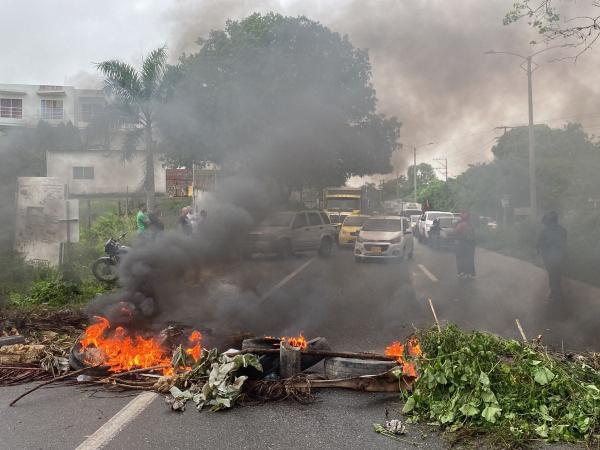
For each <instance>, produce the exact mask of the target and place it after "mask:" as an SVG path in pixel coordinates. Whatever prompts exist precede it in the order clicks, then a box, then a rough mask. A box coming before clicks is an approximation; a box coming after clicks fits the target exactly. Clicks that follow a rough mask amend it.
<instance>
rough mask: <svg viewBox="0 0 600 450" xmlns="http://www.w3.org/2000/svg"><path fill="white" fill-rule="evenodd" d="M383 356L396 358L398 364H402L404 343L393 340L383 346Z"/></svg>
mask: <svg viewBox="0 0 600 450" xmlns="http://www.w3.org/2000/svg"><path fill="white" fill-rule="evenodd" d="M385 356H390V357H392V358H396V361H398V363H399V364H404V345H402V344H401V343H400V341H394V342H392V343H391V344H390V345H388V346H387V347H386V348H385Z"/></svg>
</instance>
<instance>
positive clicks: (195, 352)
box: [185, 330, 202, 361]
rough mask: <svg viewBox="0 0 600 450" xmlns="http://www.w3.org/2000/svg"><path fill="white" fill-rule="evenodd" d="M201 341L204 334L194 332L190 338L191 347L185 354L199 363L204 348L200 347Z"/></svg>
mask: <svg viewBox="0 0 600 450" xmlns="http://www.w3.org/2000/svg"><path fill="white" fill-rule="evenodd" d="M201 341H202V334H200V332H199V331H196V330H194V331H192V334H190V337H189V338H188V342H189V344H190V347H189V348H188V349H187V350H186V351H185V352H186V353H187V354H188V355H190V356H191V357H192V358H194V361H198V360H199V359H200V355H202V347H201V346H200V342H201Z"/></svg>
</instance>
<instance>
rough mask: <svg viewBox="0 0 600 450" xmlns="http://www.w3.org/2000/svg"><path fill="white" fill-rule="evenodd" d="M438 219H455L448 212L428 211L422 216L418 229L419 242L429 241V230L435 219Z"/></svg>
mask: <svg viewBox="0 0 600 450" xmlns="http://www.w3.org/2000/svg"><path fill="white" fill-rule="evenodd" d="M438 217H450V218H453V217H454V214H452V213H451V212H448V211H426V212H424V213H423V214H422V215H421V218H420V219H419V223H418V225H417V227H418V228H419V233H418V235H419V241H420V242H424V241H427V239H429V229H430V228H431V224H432V223H433V220H434V219H437V218H438Z"/></svg>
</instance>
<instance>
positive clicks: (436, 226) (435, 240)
mask: <svg viewBox="0 0 600 450" xmlns="http://www.w3.org/2000/svg"><path fill="white" fill-rule="evenodd" d="M441 231H442V227H441V223H440V218H439V217H438V218H436V219H433V223H432V224H431V227H430V228H429V239H430V240H431V246H432V247H433V248H437V249H439V248H440V234H441Z"/></svg>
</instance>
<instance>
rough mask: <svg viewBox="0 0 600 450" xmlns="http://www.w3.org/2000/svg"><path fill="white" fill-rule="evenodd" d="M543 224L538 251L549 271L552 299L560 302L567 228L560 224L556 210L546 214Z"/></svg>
mask: <svg viewBox="0 0 600 450" xmlns="http://www.w3.org/2000/svg"><path fill="white" fill-rule="evenodd" d="M542 224H543V225H544V229H543V230H542V232H541V234H540V237H539V238H538V242H537V251H538V254H539V255H541V256H542V259H543V260H544V265H545V266H546V271H547V272H548V284H549V285H550V300H552V301H554V302H560V301H561V300H562V297H563V292H562V271H563V265H564V262H565V259H566V253H567V252H566V246H567V230H565V229H564V228H563V227H562V226H560V225H559V223H558V214H557V213H556V211H550V212H549V213H547V214H545V215H544V217H543V218H542Z"/></svg>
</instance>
